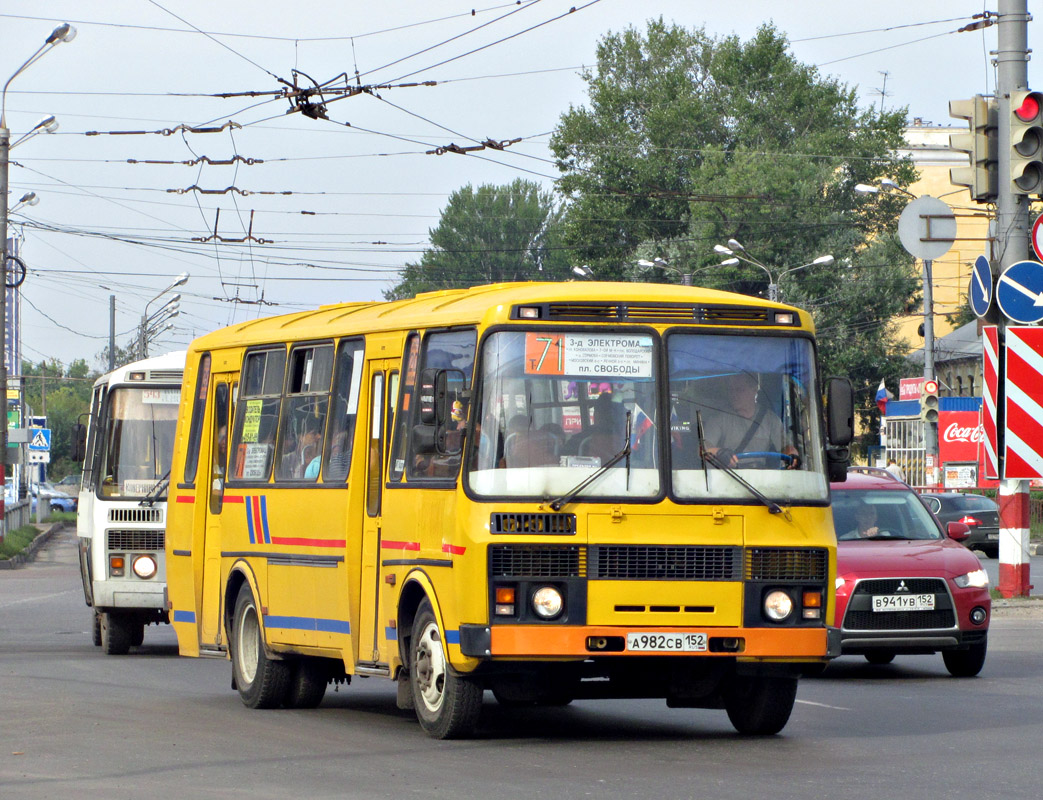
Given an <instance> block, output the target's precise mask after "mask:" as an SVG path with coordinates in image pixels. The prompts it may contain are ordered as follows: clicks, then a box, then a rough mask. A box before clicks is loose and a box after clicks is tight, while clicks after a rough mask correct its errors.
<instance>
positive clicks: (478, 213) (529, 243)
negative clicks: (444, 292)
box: [384, 179, 569, 300]
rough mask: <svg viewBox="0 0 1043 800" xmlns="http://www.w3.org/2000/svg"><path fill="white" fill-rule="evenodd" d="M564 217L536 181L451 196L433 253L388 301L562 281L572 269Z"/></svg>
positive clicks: (413, 267)
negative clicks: (488, 285) (510, 283)
mask: <svg viewBox="0 0 1043 800" xmlns="http://www.w3.org/2000/svg"><path fill="white" fill-rule="evenodd" d="M560 216H561V215H560V211H559V210H558V209H556V208H555V205H554V202H553V199H552V197H551V195H550V193H548V192H544V191H542V190H541V189H540V187H539V185H538V184H536V183H533V182H532V181H525V180H521V179H518V180H516V181H514V183H512V184H510V185H509V186H493V185H488V184H487V185H483V186H479V187H478V188H477V189H472V188H471V186H470V184H468V185H467V186H465V187H463V188H462V189H458V190H457V191H455V192H453V194H452V195H450V197H449V202H448V204H447V205H446V207H445V209H443V211H442V217H441V219H440V220H439V222H438V225H437V226H436V227H435V228H433V229H432V230H430V231H429V233H430V238H431V245H432V247H431V249H429V250H426V251H425V252H424V253H423V255H422V256H421V258H420V262H419V263H417V264H407V265H406V268H405V270H403V272H402V280H401V281H400V282H399V283H398V284H397V285H396V286H394V287H393V288H391V289H389V290H388V291H387V292H385V293H384V296H385V297H386V298H387V299H388V300H398V299H401V298H405V297H412V296H413V295H415V294H417V293H418V292H429V291H433V290H436V289H451V288H458V287H464V286H474V285H477V284H483V283H499V282H501V281H532V280H563V279H564V278H566V277H568V275H569V263H568V258H567V256H566V254H565V251H564V249H563V248H562V247H561V241H560V240H561V230H560Z"/></svg>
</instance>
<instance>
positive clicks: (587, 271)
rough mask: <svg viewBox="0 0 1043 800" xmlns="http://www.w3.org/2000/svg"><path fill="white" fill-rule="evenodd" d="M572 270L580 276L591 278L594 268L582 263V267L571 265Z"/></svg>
mask: <svg viewBox="0 0 1043 800" xmlns="http://www.w3.org/2000/svg"><path fill="white" fill-rule="evenodd" d="M572 271H573V272H574V273H576V274H577V275H578V276H579V277H581V278H591V277H593V276H594V270H592V269H591V268H590V267H588V266H587V265H586V264H584V265H583V266H582V267H573V268H572Z"/></svg>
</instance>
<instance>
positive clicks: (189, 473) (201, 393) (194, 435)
mask: <svg viewBox="0 0 1043 800" xmlns="http://www.w3.org/2000/svg"><path fill="white" fill-rule="evenodd" d="M209 388H210V354H209V353H203V355H202V356H200V358H199V373H198V375H197V376H196V391H195V393H194V394H193V395H192V398H193V399H192V424H191V426H190V427H189V430H188V448H187V451H186V453H185V483H187V484H189V485H191V484H193V483H195V480H196V470H197V469H198V468H199V440H200V438H202V434H203V411H204V410H205V409H206V393H207V391H208V390H209Z"/></svg>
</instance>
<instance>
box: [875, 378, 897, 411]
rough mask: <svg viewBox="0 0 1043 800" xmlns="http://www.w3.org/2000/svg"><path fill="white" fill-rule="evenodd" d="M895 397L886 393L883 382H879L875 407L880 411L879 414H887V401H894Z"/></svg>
mask: <svg viewBox="0 0 1043 800" xmlns="http://www.w3.org/2000/svg"><path fill="white" fill-rule="evenodd" d="M894 399H895V396H894V395H893V394H891V393H890V392H889V391H887V387H886V386H884V382H883V381H880V386H879V388H878V389H877V390H876V407H877V408H879V409H880V413H881V414H884V413H886V412H887V401H888V400H894Z"/></svg>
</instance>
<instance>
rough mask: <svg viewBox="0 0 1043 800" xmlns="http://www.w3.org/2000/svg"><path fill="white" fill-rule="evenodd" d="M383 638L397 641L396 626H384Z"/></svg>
mask: <svg viewBox="0 0 1043 800" xmlns="http://www.w3.org/2000/svg"><path fill="white" fill-rule="evenodd" d="M384 638H385V639H387V640H388V641H389V642H397V641H398V628H384Z"/></svg>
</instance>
